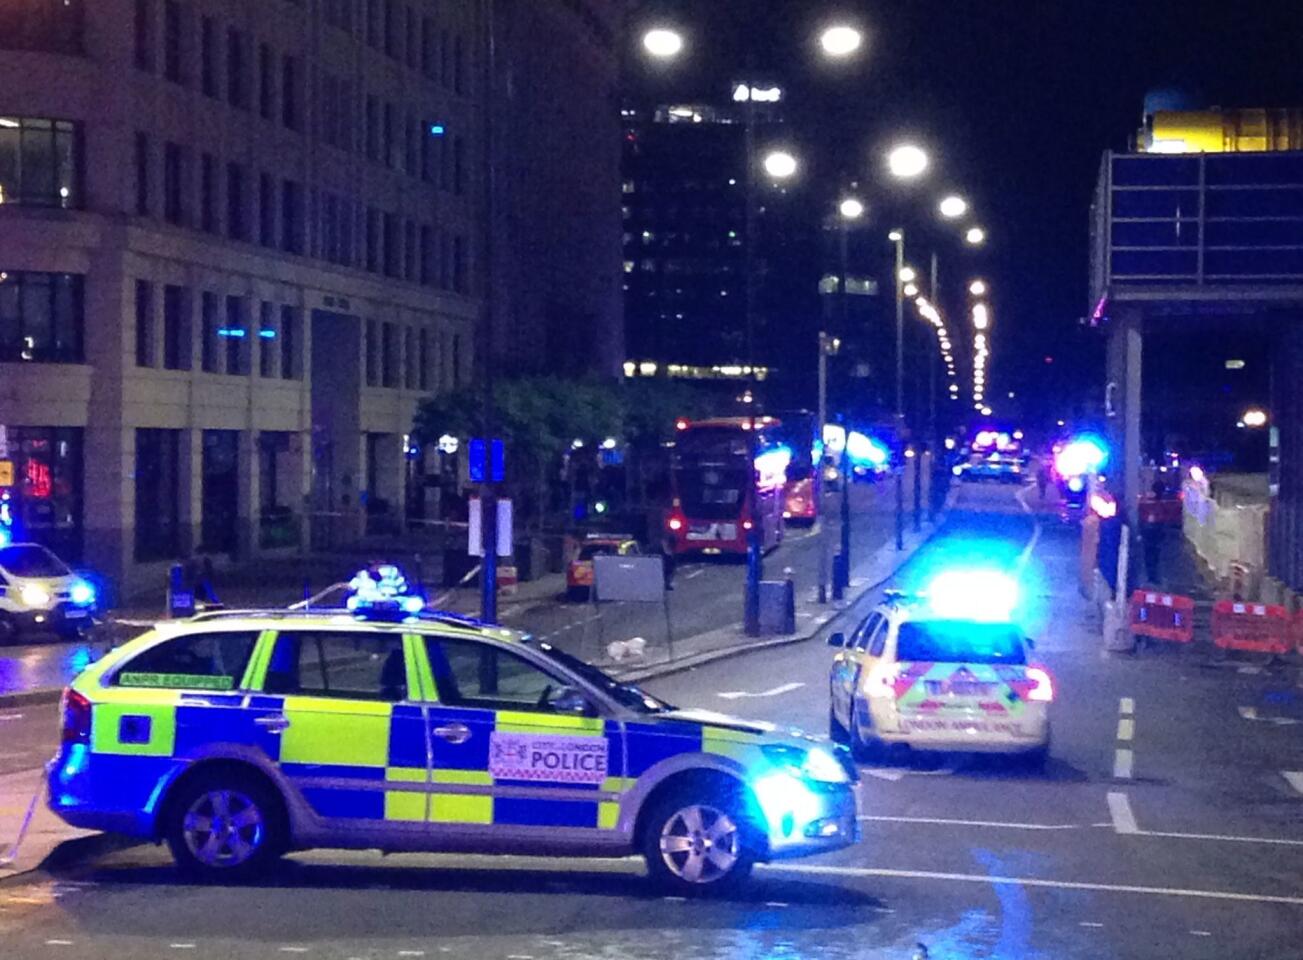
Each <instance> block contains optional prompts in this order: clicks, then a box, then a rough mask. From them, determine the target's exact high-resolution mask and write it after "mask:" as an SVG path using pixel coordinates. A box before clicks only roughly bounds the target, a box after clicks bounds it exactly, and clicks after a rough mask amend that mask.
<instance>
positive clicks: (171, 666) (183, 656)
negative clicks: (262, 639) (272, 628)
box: [115, 631, 258, 690]
mask: <svg viewBox="0 0 1303 960" xmlns="http://www.w3.org/2000/svg"><path fill="white" fill-rule="evenodd" d="M257 642H258V633H257V631H248V632H232V633H196V634H191V635H189V636H184V637H176V638H175V639H173V640H168V641H165V642H164V643H161V644H159V645H158V646H156V647H151V648H150V649H148V650H146V651H145V652H144V653H142V654H140V655H139V656H137V657H134V658H133V659H132V660H131V661H130V662H129V663H128V664H127V665H126V666H125V667H123V668H122V670H121V671H119V672H118V675H117V678H116V681H115V682H116V684H117V685H118V686H120V687H156V688H162V689H165V690H234V689H235V688H236V687H238V686H239V685H240V680H241V679H242V678H243V677H244V669H245V667H247V666H248V665H249V657H250V656H251V655H252V654H253V648H254V645H255V644H256V643H257Z"/></svg>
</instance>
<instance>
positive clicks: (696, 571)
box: [683, 567, 706, 580]
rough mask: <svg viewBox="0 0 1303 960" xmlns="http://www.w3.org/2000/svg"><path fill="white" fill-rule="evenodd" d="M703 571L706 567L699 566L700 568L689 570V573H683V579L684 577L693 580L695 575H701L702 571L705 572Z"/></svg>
mask: <svg viewBox="0 0 1303 960" xmlns="http://www.w3.org/2000/svg"><path fill="white" fill-rule="evenodd" d="M705 572H706V568H705V567H701V568H700V569H697V570H693V571H691V572H689V573H685V574H684V575H683V579H684V580H695V579H696V578H697V577H699V576H701V575H702V574H703V573H705Z"/></svg>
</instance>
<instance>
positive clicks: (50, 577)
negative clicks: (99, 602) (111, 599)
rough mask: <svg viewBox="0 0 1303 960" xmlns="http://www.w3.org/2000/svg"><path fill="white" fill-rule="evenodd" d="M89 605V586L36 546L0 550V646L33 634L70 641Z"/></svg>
mask: <svg viewBox="0 0 1303 960" xmlns="http://www.w3.org/2000/svg"><path fill="white" fill-rule="evenodd" d="M94 606H95V588H94V587H93V586H91V585H90V584H89V583H87V582H86V581H85V580H83V579H81V578H80V577H78V576H77V574H75V573H74V572H73V571H72V569H71V568H69V566H68V565H67V564H66V563H64V562H63V561H62V560H60V559H59V558H58V557H56V556H55V555H54V554H53V553H51V552H50V551H49V550H47V549H46V548H45V547H43V546H41V545H40V544H39V543H12V544H9V545H8V546H0V642H6V641H13V640H16V639H17V638H18V637H19V636H20V635H22V634H26V633H30V632H33V631H39V630H45V631H50V632H53V633H55V634H58V635H59V636H61V637H75V636H77V635H78V634H80V633H81V632H82V631H83V630H85V629H86V628H88V627H89V626H90V625H91V611H92V610H93V609H94Z"/></svg>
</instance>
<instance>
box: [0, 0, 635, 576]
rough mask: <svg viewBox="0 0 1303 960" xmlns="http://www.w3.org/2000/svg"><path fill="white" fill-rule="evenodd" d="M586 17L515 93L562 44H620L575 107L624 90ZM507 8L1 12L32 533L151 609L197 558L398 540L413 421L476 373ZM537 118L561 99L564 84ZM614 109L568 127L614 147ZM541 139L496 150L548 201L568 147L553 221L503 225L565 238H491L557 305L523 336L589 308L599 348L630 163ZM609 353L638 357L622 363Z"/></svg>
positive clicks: (579, 7) (533, 287)
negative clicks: (603, 256)
mask: <svg viewBox="0 0 1303 960" xmlns="http://www.w3.org/2000/svg"><path fill="white" fill-rule="evenodd" d="M592 5H593V4H592V2H591V0H573V2H569V3H566V4H561V5H557V6H559V7H562V8H564V9H563V11H562V12H559V13H556V14H555V17H556V18H557V19H556V20H555V22H554V21H552V20H548V21H547V22H548V24H549V30H550V31H551V33H548V34H543V33H542V32H541V31H540V33H539V35H537V36H533V37H532V38H531V36H530V35H528V34H517V35H515V36H513V38H512V46H514V52H513V54H512V59H511V60H510V61H508V62H507V63H504V64H500V67H501V68H502V70H503V71H504V72H503V74H501V75H502V76H504V81H503V86H504V87H510V85H511V84H512V83H513V80H512V78H511V75H510V74H508V73H506V72H505V71H506V70H507V69H508V66H507V64H508V63H514V64H515V65H516V68H517V69H519V70H521V71H523V72H522V73H521V74H520V76H525V77H528V76H533V75H536V74H537V73H538V72H539V70H540V64H542V63H544V62H547V61H546V56H547V55H548V53H549V51H548V49H547V44H548V43H551V42H556V43H562V42H568V43H571V44H572V45H573V44H578V45H579V46H580V47H581V48H582V49H584V50H588V49H589V47H590V46H595V47H596V48H598V49H599V50H600V51H601V53H600V56H599V55H593V56H592V57H589V58H588V59H584V58H582V57H581V58H578V59H575V60H571V61H568V63H569V66H568V67H567V71H565V72H566V74H567V76H568V81H567V82H568V83H570V84H573V85H574V86H575V87H576V88H580V89H581V90H582V91H583V93H582V95H581V96H578V97H577V99H576V100H575V101H574V102H577V103H586V102H587V101H586V100H585V99H584V97H588V96H590V95H591V96H596V95H597V94H596V93H595V92H590V91H589V90H588V87H587V86H586V85H589V82H590V75H593V76H598V77H599V78H600V79H601V80H602V82H605V81H606V77H607V71H608V62H607V61H608V60H613V57H614V54H613V40H612V38H611V36H610V33H609V31H610V29H611V27H610V25H609V18H608V19H602V17H600V16H598V15H597V14H594V13H593V12H592V11H591V10H590V7H591V6H592ZM612 5H613V4H612ZM507 6H509V5H506V4H501V5H500V8H499V12H498V17H499V24H498V28H499V31H500V32H501V31H502V29H503V24H502V22H501V21H502V19H503V18H504V17H507V15H508V14H509V11H508V10H507V9H506V8H507ZM529 6H530V7H531V9H532V7H533V6H535V5H533V4H530V5H529ZM488 10H489V6H488V4H487V3H486V2H485V0H438V2H436V0H266V2H263V3H257V4H230V3H224V2H220V0H96V2H94V3H90V2H86V0H10V2H5V3H3V4H0V51H3V53H2V54H0V492H3V493H7V494H8V495H9V503H10V512H11V513H12V514H13V516H14V517H15V519H16V531H17V534H18V535H19V536H23V537H27V538H31V539H35V540H39V541H43V542H46V543H48V544H49V545H51V546H52V547H54V548H55V549H56V550H58V551H59V552H60V553H62V554H64V555H65V556H66V557H68V558H69V559H72V560H79V561H83V562H85V563H87V564H88V565H92V566H95V567H97V568H99V569H101V570H102V571H104V572H106V573H108V574H110V575H113V576H116V577H118V578H120V579H121V581H122V588H123V590H124V592H130V591H132V590H135V589H138V588H140V587H141V586H152V585H155V584H160V583H161V582H162V576H161V574H162V571H163V569H164V568H165V567H166V565H167V564H168V563H169V562H171V561H173V560H174V559H176V558H177V557H179V556H184V555H186V554H188V553H190V552H193V551H197V550H203V551H212V552H219V553H229V554H232V555H236V556H240V557H249V556H255V555H260V554H271V555H276V554H280V553H288V552H292V551H295V550H298V549H302V548H304V547H305V546H307V545H309V544H311V545H312V546H313V547H322V546H330V545H331V544H333V543H338V542H340V541H341V540H346V539H351V538H353V537H355V536H357V535H359V534H361V533H362V532H363V531H364V529H366V528H367V527H368V526H371V527H372V528H385V527H391V526H395V525H397V524H398V523H399V522H401V519H402V517H403V513H404V507H405V503H406V502H407V500H408V496H407V486H408V484H409V481H410V479H411V478H410V473H411V470H412V466H411V463H412V461H410V460H409V459H408V454H409V450H408V446H407V443H406V435H407V433H408V431H409V430H410V428H411V424H412V416H413V413H414V410H415V408H416V406H417V404H418V402H419V401H420V399H421V398H422V397H423V396H426V395H429V394H430V393H432V392H436V391H440V390H444V389H448V388H451V387H454V386H456V385H458V384H461V383H464V382H467V381H468V380H469V379H470V378H471V377H472V376H473V374H474V371H475V369H476V368H477V367H478V366H479V361H478V360H477V354H478V353H479V350H478V347H479V346H480V342H479V341H480V336H479V330H480V326H479V319H480V317H481V315H482V311H483V306H484V304H483V297H482V290H483V286H484V283H485V280H486V277H487V271H486V269H485V264H484V263H483V254H484V251H485V250H486V249H487V247H486V244H485V235H484V230H483V222H484V217H483V212H484V209H485V206H484V201H485V189H484V187H485V183H486V181H485V173H486V167H485V151H484V146H485V139H484V131H485V128H486V127H485V124H486V116H487V114H488V101H489V99H490V98H489V97H487V96H486V91H485V86H486V84H485V83H484V79H485V76H486V73H485V65H486V60H485V58H484V51H485V46H484V40H485V38H486V37H487V35H488V31H487V30H486V29H485V20H484V17H485V14H486V13H487V11H488ZM531 16H535V17H537V19H538V20H539V22H540V23H542V22H543V21H544V20H545V19H546V18H544V17H543V16H542V14H534V13H531ZM603 31H606V33H603ZM576 37H577V38H582V39H579V40H576V39H573V38H576ZM567 49H568V48H567ZM603 58H605V59H603ZM609 69H610V71H611V72H613V68H609ZM591 86H592V88H593V91H598V90H601V89H602V84H601V83H592V84H591ZM501 92H502V91H495V92H494V94H493V97H494V98H495V99H496V97H497V96H499V95H500V94H501ZM540 98H542V99H540ZM553 100H556V103H557V104H559V107H558V106H556V105H554V104H553ZM514 103H515V106H514V107H513V109H514V111H516V112H517V113H520V112H527V111H530V110H533V111H535V112H537V113H538V114H540V115H542V114H544V113H546V112H547V111H548V110H551V109H554V107H555V108H556V109H561V110H564V109H567V104H566V102H565V99H564V97H563V96H560V95H559V93H558V91H557V89H554V88H553V87H548V88H545V89H539V90H533V89H521V90H520V91H519V92H518V96H517V100H516V101H514ZM609 113H610V115H611V116H612V119H611V120H610V121H609V124H608V125H609V126H610V127H611V128H614V127H615V124H616V120H615V119H614V116H613V113H614V108H613V107H612V108H610V111H609ZM590 121H591V123H592V125H593V130H590V129H589V127H588V126H587V125H586V124H587V123H588V122H590ZM599 121H600V117H598V116H585V117H574V116H567V118H566V125H565V126H564V127H563V128H562V129H565V130H568V131H570V132H569V134H567V136H571V137H578V136H579V135H580V133H581V132H582V133H583V134H584V135H587V136H593V137H595V136H597V134H596V133H595V132H593V131H594V130H596V129H597V128H598V127H600V123H599ZM521 136H523V137H524V142H525V143H526V145H527V148H526V149H522V150H521V151H513V150H511V149H506V147H508V146H509V144H505V143H504V144H503V147H504V149H503V150H502V151H501V153H500V154H499V165H500V169H501V170H503V171H505V174H504V177H503V179H504V180H505V181H506V182H509V183H520V184H523V185H524V186H525V187H526V188H529V189H532V188H533V181H532V180H530V179H529V178H530V176H531V174H530V173H529V172H525V173H523V174H520V175H519V176H517V175H516V174H515V173H514V172H513V171H514V169H515V167H514V164H516V163H517V162H518V160H517V159H516V158H517V155H518V154H519V155H522V156H524V157H525V159H526V160H527V161H528V160H529V159H530V158H531V157H533V156H534V155H535V154H536V153H537V152H538V151H539V150H540V149H545V150H547V151H556V152H557V156H556V158H555V160H554V162H553V164H552V165H551V166H550V167H549V168H548V170H549V176H550V180H549V181H548V186H549V188H550V191H551V194H552V195H551V196H550V197H549V198H548V201H547V202H546V203H540V204H535V205H533V206H529V205H526V204H525V203H523V202H521V203H517V204H515V205H514V206H513V205H506V206H502V207H500V209H501V210H503V211H505V213H504V216H507V215H508V214H509V216H510V219H508V220H507V221H506V222H505V223H500V224H499V227H500V229H502V230H511V231H514V232H515V233H517V234H519V236H524V237H531V238H536V237H537V238H543V239H540V240H539V241H538V243H537V244H536V245H535V246H534V248H531V249H529V250H525V251H523V252H521V248H520V247H519V246H513V245H512V244H510V243H503V242H498V243H497V244H496V245H495V249H496V250H497V251H499V256H505V257H507V258H508V259H507V261H506V262H507V263H508V264H510V263H511V261H510V257H511V256H513V255H515V253H519V255H520V256H521V257H522V258H525V257H526V255H527V259H528V263H527V264H524V265H521V266H520V268H519V271H518V272H517V273H515V274H511V275H507V276H506V277H505V280H499V279H498V277H497V274H499V273H501V272H502V271H501V264H499V269H498V270H497V271H495V279H494V283H495V288H496V287H497V286H499V285H502V286H503V287H504V288H505V293H504V296H507V297H509V299H510V302H513V303H518V304H528V305H530V308H531V309H525V308H524V307H522V308H519V309H518V310H517V311H516V312H515V313H514V314H510V317H511V320H510V323H509V324H508V325H505V326H504V328H503V329H506V330H509V331H510V333H509V334H507V336H506V339H503V338H501V337H500V339H499V343H515V342H517V341H521V342H527V341H528V338H529V336H532V335H533V333H534V328H535V327H536V326H537V325H538V323H539V322H540V318H539V315H538V312H537V311H534V310H533V309H532V306H533V303H534V302H535V301H536V300H539V301H542V302H543V303H545V304H552V305H551V306H549V307H547V308H546V309H551V310H553V311H554V313H555V314H556V315H557V316H558V317H561V318H562V321H558V326H559V328H561V329H564V318H567V317H571V316H578V315H580V314H588V315H589V317H588V319H587V320H586V323H588V324H589V327H588V329H590V330H591V331H592V335H591V337H590V338H589V339H590V340H594V341H600V340H601V337H602V336H608V338H609V334H608V332H607V331H608V330H609V329H614V328H616V327H617V316H616V314H615V313H614V311H615V309H616V308H617V306H618V293H619V291H618V288H617V286H616V284H617V283H618V280H617V278H616V277H615V276H614V273H615V271H616V268H617V267H618V255H619V254H618V246H617V244H618V229H619V228H618V193H617V190H616V187H617V185H618V158H617V157H616V156H615V153H616V150H617V148H616V147H615V146H614V145H612V146H611V147H610V148H609V149H608V150H607V152H606V153H605V154H603V153H602V152H601V151H597V152H596V153H595V154H594V155H593V157H592V158H589V159H582V158H576V157H575V156H574V155H572V154H566V153H565V150H564V149H562V148H563V147H564V144H558V143H551V144H549V145H548V146H547V147H546V148H542V147H540V146H539V145H537V144H535V143H533V142H532V139H531V138H533V137H534V136H535V132H534V131H532V130H531V131H524V132H523V133H522V134H521ZM563 139H564V138H563ZM517 145H518V146H519V144H517ZM580 149H583V145H582V143H581V144H580ZM605 157H609V158H610V159H609V161H607V160H605V159H604V158H605ZM603 163H605V164H606V169H605V170H602V169H601V167H602V164H603ZM565 164H569V167H568V168H567V167H566V166H565ZM567 169H568V170H569V175H568V176H567V175H566V170H567ZM594 170H598V171H599V173H598V174H594ZM602 177H605V180H606V182H608V183H609V184H610V191H609V194H610V198H609V199H608V200H606V201H605V202H606V204H607V207H608V208H609V211H610V212H609V216H607V218H606V221H604V220H603V217H602V214H601V202H599V200H598V199H596V198H595V195H594V194H595V191H596V190H597V189H598V187H599V186H600V184H601V182H602ZM570 210H579V211H584V212H586V213H587V214H588V215H589V219H588V220H587V221H586V223H585V224H584V227H583V236H578V234H579V233H580V232H581V228H580V227H578V226H574V225H569V226H565V227H561V226H558V225H557V224H555V223H552V222H547V223H544V224H542V225H540V224H539V220H540V219H544V218H546V219H547V220H549V221H551V220H554V219H557V218H561V217H564V216H565V215H566V213H567V212H568V211H570ZM603 223H605V224H606V226H605V229H606V234H605V237H606V240H605V243H606V248H607V249H608V250H609V253H608V254H607V258H608V260H609V261H610V266H609V267H608V268H607V272H608V273H609V274H611V277H610V282H609V284H608V285H607V289H608V291H609V292H607V293H606V295H605V299H603V290H602V285H601V283H600V282H599V280H598V279H594V277H596V276H597V275H598V274H600V269H601V268H600V263H599V264H597V267H596V273H594V274H591V275H589V276H588V277H587V281H588V285H587V286H586V287H585V286H584V283H583V282H582V281H583V280H584V278H583V277H581V274H582V273H583V270H584V267H585V266H589V267H592V265H593V263H594V262H595V261H600V252H601V250H602V243H603V239H602V227H603ZM499 239H500V240H501V238H499ZM502 251H506V253H505V254H503V253H502ZM513 252H515V253H513ZM549 269H551V270H552V271H553V275H549V276H548V277H547V280H548V285H547V286H546V291H547V292H549V294H550V295H552V296H553V298H554V299H553V300H549V299H548V297H547V296H544V295H542V294H540V293H539V291H540V290H544V286H543V281H542V279H540V278H541V277H543V276H544V275H545V274H547V271H548V270H549ZM566 288H570V289H573V290H575V291H577V295H576V296H577V299H576V301H575V302H577V303H579V304H580V306H578V307H576V308H575V309H574V310H573V311H570V309H569V307H568V304H567V303H564V302H562V301H561V300H560V299H559V298H560V294H561V291H563V290H565V289H566ZM604 349H605V350H606V351H607V352H608V353H610V354H611V357H612V359H609V360H608V361H607V366H608V367H613V366H614V365H615V364H614V359H613V358H614V357H615V355H616V353H617V351H618V347H617V346H612V345H610V344H607V346H606V347H604ZM508 353H509V351H508ZM517 356H518V355H517ZM511 359H512V357H511V355H508V356H506V357H505V358H504V360H505V361H506V362H511Z"/></svg>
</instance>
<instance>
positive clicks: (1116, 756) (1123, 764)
mask: <svg viewBox="0 0 1303 960" xmlns="http://www.w3.org/2000/svg"><path fill="white" fill-rule="evenodd" d="M1134 760H1135V755H1134V754H1133V753H1132V752H1131V751H1130V750H1125V749H1122V748H1120V747H1119V748H1118V749H1117V750H1114V751H1113V779H1114V780H1130V779H1131V767H1132V763H1133V761H1134Z"/></svg>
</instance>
